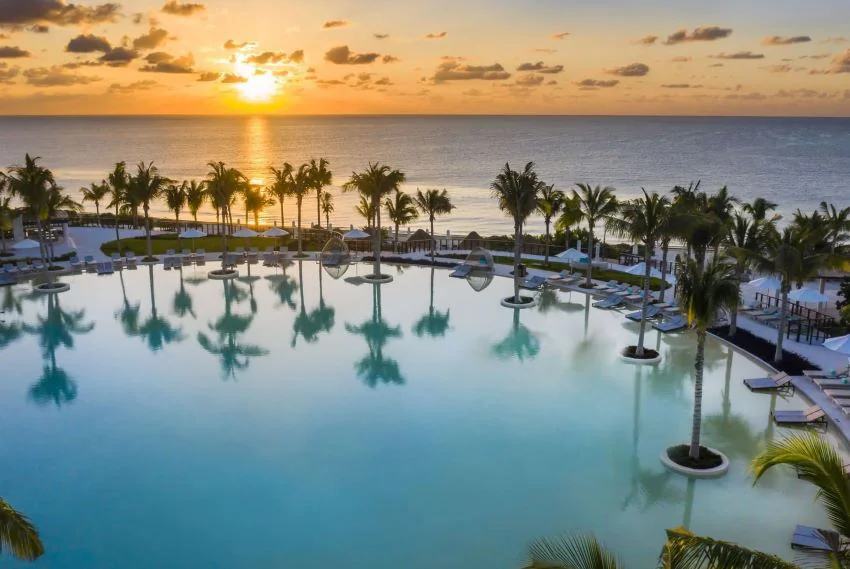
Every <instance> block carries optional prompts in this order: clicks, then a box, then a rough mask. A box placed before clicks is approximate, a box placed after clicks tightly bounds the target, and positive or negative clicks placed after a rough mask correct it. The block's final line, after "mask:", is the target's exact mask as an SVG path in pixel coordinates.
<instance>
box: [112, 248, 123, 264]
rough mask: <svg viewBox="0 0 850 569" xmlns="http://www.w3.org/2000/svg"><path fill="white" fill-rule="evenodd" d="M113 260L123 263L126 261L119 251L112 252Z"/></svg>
mask: <svg viewBox="0 0 850 569" xmlns="http://www.w3.org/2000/svg"><path fill="white" fill-rule="evenodd" d="M112 262H113V263H118V264H121V263H123V262H124V259H123V258H122V257H121V254H120V253H119V252H118V251H115V252H114V253H112Z"/></svg>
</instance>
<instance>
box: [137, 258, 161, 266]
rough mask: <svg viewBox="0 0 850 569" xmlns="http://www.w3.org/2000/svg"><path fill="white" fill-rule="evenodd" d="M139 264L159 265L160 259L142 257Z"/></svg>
mask: <svg viewBox="0 0 850 569" xmlns="http://www.w3.org/2000/svg"><path fill="white" fill-rule="evenodd" d="M139 262H140V263H141V264H143V265H156V264H157V263H159V257H142V260H141V261H139Z"/></svg>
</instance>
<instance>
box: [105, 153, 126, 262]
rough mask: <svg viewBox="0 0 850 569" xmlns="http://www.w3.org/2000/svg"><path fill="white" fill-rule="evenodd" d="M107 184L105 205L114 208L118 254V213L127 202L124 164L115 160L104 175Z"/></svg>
mask: <svg viewBox="0 0 850 569" xmlns="http://www.w3.org/2000/svg"><path fill="white" fill-rule="evenodd" d="M106 181H107V184H108V185H109V195H110V198H111V199H110V201H109V204H107V206H106V207H114V208H115V240H116V241H117V242H118V254H119V255H120V254H121V234H120V233H119V232H118V214H119V213H120V211H121V207H122V206H124V205H125V204H126V203H127V183H128V176H127V170H126V164H125V163H124V162H117V163H116V164H115V168H114V169H113V170H112V172H110V173H109V175H108V176H107V177H106Z"/></svg>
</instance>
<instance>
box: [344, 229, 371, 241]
mask: <svg viewBox="0 0 850 569" xmlns="http://www.w3.org/2000/svg"><path fill="white" fill-rule="evenodd" d="M367 237H371V235H369V234H368V233H366V232H365V231H360V230H359V229H352V230H351V231H346V232H345V233H343V234H342V238H343V240H345V241H348V240H349V239H366V238H367Z"/></svg>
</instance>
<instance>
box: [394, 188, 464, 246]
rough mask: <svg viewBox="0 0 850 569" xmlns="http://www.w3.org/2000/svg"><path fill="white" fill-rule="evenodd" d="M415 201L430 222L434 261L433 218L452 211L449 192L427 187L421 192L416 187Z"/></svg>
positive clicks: (452, 206) (452, 205)
mask: <svg viewBox="0 0 850 569" xmlns="http://www.w3.org/2000/svg"><path fill="white" fill-rule="evenodd" d="M414 200H415V201H416V207H418V208H419V211H421V212H422V213H424V214H425V215H427V216H428V221H429V222H430V223H431V261H432V262H433V261H434V245H435V243H436V241H434V220H435V219H436V217H437V216H438V215H445V214H449V213H451V212H452V210H453V209H454V208H455V206H454V204H452V200H451V199H450V198H449V194H448V192H447V191H446V190H444V189H443V190H434V189H429V190H425V193H424V194H423V193H422V190H420V189H419V188H416V197H415V198H414ZM396 238H398V225H396Z"/></svg>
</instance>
